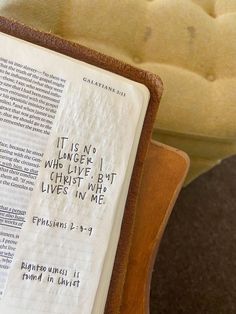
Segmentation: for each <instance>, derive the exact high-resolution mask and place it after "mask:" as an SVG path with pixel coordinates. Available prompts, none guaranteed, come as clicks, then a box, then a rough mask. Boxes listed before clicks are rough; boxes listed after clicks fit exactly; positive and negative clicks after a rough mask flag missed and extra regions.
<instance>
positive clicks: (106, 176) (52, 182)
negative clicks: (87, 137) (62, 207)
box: [41, 137, 117, 205]
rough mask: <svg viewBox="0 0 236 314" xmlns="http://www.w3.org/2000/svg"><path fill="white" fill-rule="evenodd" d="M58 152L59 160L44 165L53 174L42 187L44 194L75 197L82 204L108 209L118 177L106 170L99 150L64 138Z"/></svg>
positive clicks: (55, 159) (57, 144) (49, 161)
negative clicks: (107, 198)
mask: <svg viewBox="0 0 236 314" xmlns="http://www.w3.org/2000/svg"><path fill="white" fill-rule="evenodd" d="M56 151H57V156H56V158H54V159H50V160H46V161H45V163H44V168H45V169H49V170H50V171H49V172H48V178H47V180H46V181H42V183H41V190H42V193H47V194H57V195H59V194H63V195H70V196H71V193H72V195H73V197H74V198H77V199H79V200H81V201H85V200H86V201H87V200H89V201H90V202H92V203H95V204H98V205H104V204H105V203H106V194H107V192H109V189H110V188H111V186H112V185H113V184H114V182H115V180H116V177H117V173H116V172H114V171H108V172H107V171H106V170H104V169H106V167H105V160H104V158H102V157H100V158H98V157H97V149H96V147H94V146H92V145H81V144H80V143H78V142H76V143H74V142H70V140H69V138H68V137H60V138H58V140H57V143H56ZM98 160H99V162H98Z"/></svg>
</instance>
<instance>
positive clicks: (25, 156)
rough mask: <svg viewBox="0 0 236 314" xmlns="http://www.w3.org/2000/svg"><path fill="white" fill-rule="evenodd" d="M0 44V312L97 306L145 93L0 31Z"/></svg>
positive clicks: (84, 309)
mask: <svg viewBox="0 0 236 314" xmlns="http://www.w3.org/2000/svg"><path fill="white" fill-rule="evenodd" d="M0 46H1V51H0V294H1V300H0V311H1V313H4V314H5V313H7V314H13V313H14V314H27V313H35V314H39V313H50V314H54V313H55V314H64V313H72V314H73V313H83V314H90V313H96V314H97V310H96V309H97V308H100V309H101V313H102V311H103V308H104V302H105V300H103V302H102V305H100V306H99V307H97V306H95V304H96V303H97V302H98V301H97V299H96V298H97V295H99V287H102V290H103V291H104V292H103V293H102V295H103V294H104V297H103V299H104V298H105V296H106V292H107V289H108V285H109V282H106V283H102V285H101V276H102V274H103V273H104V265H106V263H107V260H106V256H107V255H109V259H110V260H111V262H110V265H109V266H106V269H109V272H111V271H112V261H113V260H114V255H115V249H114V246H116V244H117V241H118V237H119V230H120V225H121V221H122V216H123V210H124V206H125V200H126V196H127V192H128V186H129V181H130V177H131V173H132V168H133V164H134V160H135V154H136V150H137V145H138V141H139V136H140V133H141V129H142V124H143V120H144V117H145V112H146V109H147V104H148V100H149V91H148V90H147V88H146V87H145V86H143V85H141V84H138V83H136V82H133V81H130V80H128V79H125V78H122V77H120V76H118V75H115V74H112V73H110V72H107V71H104V70H101V69H99V68H96V67H94V66H91V65H88V64H86V63H83V62H80V61H77V60H74V59H71V58H69V57H66V56H64V55H60V54H58V53H55V52H52V51H50V50H47V49H44V48H41V47H38V46H35V45H33V44H30V43H27V42H24V41H22V40H19V39H16V38H13V37H11V36H8V35H5V34H0ZM113 230H116V233H115V234H114V233H113ZM111 235H112V241H113V242H114V244H113V245H112V247H113V248H112V251H113V255H112V256H110V253H109V252H108V251H109V249H110V246H111V242H110V237H111ZM108 253H109V254H108ZM109 277H110V273H109V274H108V275H106V278H109ZM100 289H101V288H100ZM100 294H101V293H100ZM99 311H100V310H99Z"/></svg>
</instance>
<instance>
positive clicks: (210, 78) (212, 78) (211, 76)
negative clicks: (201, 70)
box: [206, 74, 216, 82]
mask: <svg viewBox="0 0 236 314" xmlns="http://www.w3.org/2000/svg"><path fill="white" fill-rule="evenodd" d="M206 78H207V80H208V81H211V82H213V81H215V80H216V77H215V75H214V74H208V75H207V77H206Z"/></svg>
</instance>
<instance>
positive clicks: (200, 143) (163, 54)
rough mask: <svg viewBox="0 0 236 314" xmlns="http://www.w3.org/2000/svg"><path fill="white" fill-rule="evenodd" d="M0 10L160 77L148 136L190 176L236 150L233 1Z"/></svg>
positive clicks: (56, 4) (34, 4)
mask: <svg viewBox="0 0 236 314" xmlns="http://www.w3.org/2000/svg"><path fill="white" fill-rule="evenodd" d="M0 14H2V15H4V16H8V17H9V16H10V17H14V18H15V19H17V20H20V21H23V22H25V23H27V24H29V25H33V26H35V27H37V28H40V29H42V30H46V31H51V32H53V33H56V34H59V35H61V36H63V37H65V38H67V39H70V40H74V41H79V42H80V43H82V44H84V45H87V46H89V47H91V48H95V49H96V50H99V51H101V52H104V53H106V54H110V55H112V56H114V57H116V58H119V59H122V60H124V61H126V62H129V63H132V64H134V65H136V66H138V67H141V68H143V69H146V70H149V71H152V72H155V73H157V74H159V75H160V77H161V78H162V80H163V82H164V88H165V91H164V96H163V99H162V102H161V106H160V110H159V113H158V117H157V121H156V125H155V131H154V135H153V136H154V138H155V139H158V140H159V141H162V142H164V143H167V144H169V145H172V146H175V147H177V148H181V149H182V150H184V151H186V152H187V153H188V154H189V155H190V157H191V172H190V177H189V179H190V178H193V177H195V176H196V175H198V174H200V173H201V172H203V171H205V170H206V169H209V168H211V167H212V166H213V165H215V164H216V163H218V161H219V160H220V159H222V158H224V157H226V156H228V155H231V154H233V153H235V152H236V0H153V1H151V0H150V1H144V0H121V1H117V0H102V1H101V0H100V1H98V0H93V1H87V0H64V1H58V0H57V1H56V0H50V1H49V0H47V1H41V0H31V1H26V0H16V1H13V0H6V1H4V0H2V1H1V2H0Z"/></svg>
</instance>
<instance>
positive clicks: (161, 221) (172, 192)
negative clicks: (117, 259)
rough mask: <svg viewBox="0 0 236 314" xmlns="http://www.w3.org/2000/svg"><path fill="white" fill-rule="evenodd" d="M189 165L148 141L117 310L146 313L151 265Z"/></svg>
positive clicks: (166, 148)
mask: <svg viewBox="0 0 236 314" xmlns="http://www.w3.org/2000/svg"><path fill="white" fill-rule="evenodd" d="M188 168H189V158H188V156H187V155H186V154H185V153H184V152H182V151H179V150H177V149H174V148H171V147H169V146H166V145H163V144H161V143H157V142H154V141H152V142H151V145H150V147H149V150H148V154H147V159H146V162H145V165H144V172H143V178H142V183H141V189H140V192H139V199H138V205H137V213H136V221H135V227H134V236H133V239H132V247H131V251H130V256H129V262H128V268H127V274H126V279H125V285H124V290H123V296H122V304H121V308H120V313H121V314H134V313H135V314H148V313H149V295H150V284H151V275H152V270H153V265H154V261H155V257H156V253H157V250H158V247H159V244H160V240H161V237H162V235H163V232H164V229H165V227H166V224H167V221H168V218H169V216H170V214H171V211H172V208H173V206H174V203H175V201H176V199H177V196H178V194H179V192H180V189H181V187H182V185H183V182H184V179H185V177H186V174H187V171H188Z"/></svg>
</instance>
